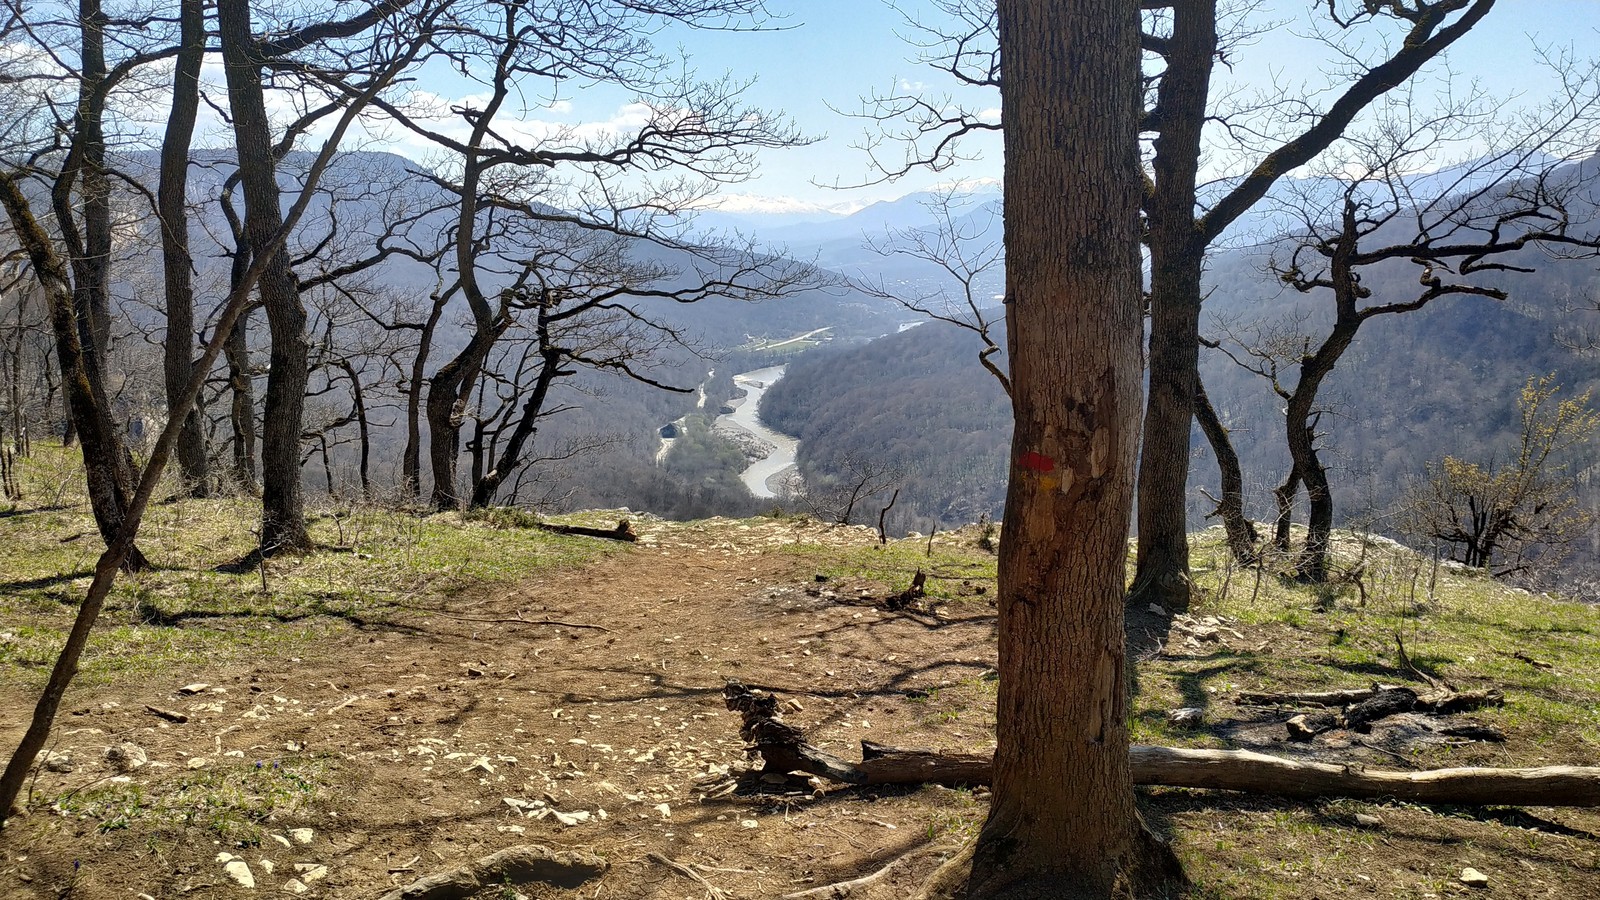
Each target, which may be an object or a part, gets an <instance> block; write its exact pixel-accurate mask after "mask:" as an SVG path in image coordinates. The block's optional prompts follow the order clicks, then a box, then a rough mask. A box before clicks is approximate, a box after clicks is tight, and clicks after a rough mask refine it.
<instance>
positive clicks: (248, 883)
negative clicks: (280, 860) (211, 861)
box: [222, 859, 256, 889]
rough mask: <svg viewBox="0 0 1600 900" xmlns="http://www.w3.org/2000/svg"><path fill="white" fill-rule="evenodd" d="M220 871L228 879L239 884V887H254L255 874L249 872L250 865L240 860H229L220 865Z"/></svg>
mask: <svg viewBox="0 0 1600 900" xmlns="http://www.w3.org/2000/svg"><path fill="white" fill-rule="evenodd" d="M222 871H224V872H226V873H228V877H229V878H232V879H233V880H234V881H237V882H238V883H239V886H240V887H246V888H252V889H253V888H254V887H255V886H256V876H255V873H253V872H251V871H250V864H249V863H247V862H245V861H244V860H242V859H230V860H228V861H227V862H225V863H223V864H222Z"/></svg>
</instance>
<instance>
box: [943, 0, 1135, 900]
mask: <svg viewBox="0 0 1600 900" xmlns="http://www.w3.org/2000/svg"><path fill="white" fill-rule="evenodd" d="M998 8H999V37H1000V48H1001V52H1002V54H1003V55H1004V58H1005V78H1004V81H1003V84H1002V87H1001V100H1002V105H1003V107H1004V118H1005V123H1006V127H1005V138H1004V140H1005V159H1006V170H1005V182H1006V184H1005V187H1006V197H1007V202H1006V205H1005V234H1006V258H1007V266H1006V296H1007V299H1008V301H1009V302H1008V303H1007V306H1006V315H1007V341H1008V343H1009V351H1010V362H1011V366H1010V368H1011V383H1012V390H1013V398H1012V400H1013V405H1014V410H1015V420H1016V424H1015V432H1014V434H1013V437H1012V447H1011V470H1010V487H1009V489H1008V491H1007V496H1006V523H1005V529H1004V530H1003V531H1002V533H1001V541H1000V554H999V563H1000V589H999V598H998V600H999V614H1000V621H999V633H1000V634H999V651H1000V662H999V670H1000V684H999V690H1000V694H999V698H998V701H997V706H996V710H997V712H996V716H997V737H998V741H999V743H998V746H997V749H996V752H995V778H994V799H993V802H992V805H991V808H990V812H989V818H988V821H987V822H986V823H985V824H984V827H983V831H982V832H981V833H980V835H979V836H978V841H977V844H976V849H975V852H974V855H973V862H972V875H971V880H970V882H969V893H968V897H969V898H973V900H988V898H1002V897H1003V898H1036V897H1037V898H1077V897H1086V898H1097V900H1099V898H1109V897H1111V896H1113V892H1114V891H1115V890H1116V889H1117V888H1118V886H1119V885H1126V884H1127V883H1128V882H1129V881H1133V882H1134V883H1137V884H1140V885H1141V886H1143V880H1144V879H1143V876H1144V874H1145V873H1146V872H1147V871H1148V863H1149V861H1150V860H1152V859H1154V858H1155V857H1156V855H1157V854H1156V852H1155V850H1154V848H1153V847H1152V846H1151V845H1149V844H1148V843H1147V841H1146V836H1145V834H1144V832H1143V829H1142V828H1141V825H1140V822H1139V816H1138V812H1137V810H1136V809H1135V807H1134V802H1133V780H1132V772H1131V769H1130V767H1129V763H1128V721H1127V719H1128V715H1127V694H1126V686H1125V684H1126V682H1125V678H1126V676H1125V672H1124V666H1125V659H1124V652H1125V651H1124V648H1125V644H1124V638H1123V621H1122V617H1123V612H1122V610H1123V560H1124V557H1125V553H1126V551H1125V546H1126V541H1127V534H1128V523H1129V517H1130V513H1131V509H1130V507H1131V504H1132V499H1133V462H1134V452H1135V450H1136V445H1137V442H1138V419H1139V411H1140V408H1141V407H1140V392H1141V373H1140V367H1139V339H1140V332H1141V328H1140V324H1141V323H1140V305H1141V291H1140V261H1139V221H1138V206H1139V188H1138V186H1139V184H1140V183H1141V178H1140V175H1139V168H1138V166H1139V160H1138V141H1137V133H1136V129H1137V120H1138V115H1137V113H1138V103H1139V83H1140V80H1139V13H1138V7H1137V5H1135V4H1129V3H1124V2H1120V0H1081V2H1074V3H1063V2H1059V0H1001V2H1000V3H999V7H998Z"/></svg>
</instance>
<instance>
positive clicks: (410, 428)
mask: <svg viewBox="0 0 1600 900" xmlns="http://www.w3.org/2000/svg"><path fill="white" fill-rule="evenodd" d="M448 300H449V296H448V295H447V294H438V295H435V296H434V298H433V309H432V310H430V311H429V312H428V321H427V322H426V323H424V324H423V326H422V334H421V336H420V337H418V338H417V352H416V355H415V356H414V357H412V359H411V381H410V383H409V384H407V385H406V445H405V449H404V450H403V451H402V452H401V454H400V490H401V492H402V494H403V495H404V497H405V498H406V499H407V500H415V499H416V498H417V495H418V494H419V493H420V492H421V490H422V387H423V385H424V384H426V383H427V381H426V379H425V378H424V375H425V373H426V372H427V366H428V355H429V354H430V353H431V352H432V351H433V333H434V331H435V330H436V329H437V328H438V327H439V317H440V316H442V315H443V314H444V308H445V306H446V305H447V302H448Z"/></svg>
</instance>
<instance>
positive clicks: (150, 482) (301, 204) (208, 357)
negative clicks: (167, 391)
mask: <svg viewBox="0 0 1600 900" xmlns="http://www.w3.org/2000/svg"><path fill="white" fill-rule="evenodd" d="M428 33H429V29H428V28H427V27H425V25H424V27H421V28H419V29H418V30H417V31H415V32H413V33H412V35H411V39H410V40H409V41H406V42H404V43H405V47H404V49H403V50H402V51H401V52H399V53H397V54H395V55H394V56H393V57H392V58H391V59H390V60H389V62H388V64H387V65H385V66H383V67H382V68H381V69H379V70H377V71H375V72H374V73H373V74H372V77H371V78H370V79H369V80H368V81H367V82H366V83H365V85H364V87H363V90H362V91H361V92H360V93H358V94H356V95H355V96H352V97H350V98H348V99H347V101H346V102H343V103H341V104H339V106H340V115H339V117H338V120H337V122H336V123H335V124H334V126H333V128H332V130H331V133H330V134H329V136H328V138H327V139H326V140H325V141H324V142H323V145H322V149H321V150H320V151H319V153H318V155H317V159H316V161H315V162H314V163H313V164H312V166H311V168H310V170H309V172H308V174H307V178H306V185H307V190H306V191H303V192H302V194H301V195H300V196H299V197H298V198H296V200H295V203H294V205H292V206H291V207H290V208H289V209H288V210H287V212H285V213H284V214H283V218H282V225H281V226H280V228H279V229H278V230H277V232H276V233H275V234H273V235H271V236H269V239H268V240H267V242H266V243H265V244H263V245H261V246H259V248H258V249H259V252H258V253H257V254H256V255H255V257H254V260H253V262H252V264H251V266H250V267H249V269H248V270H246V272H245V273H244V275H243V277H242V278H241V280H240V281H239V283H238V284H236V285H235V286H234V288H233V290H232V291H231V292H230V293H229V295H228V297H227V299H226V300H225V301H224V303H223V304H222V312H221V313H220V314H219V315H218V317H217V321H216V326H215V331H214V333H213V334H212V337H211V339H210V341H209V342H208V343H207V344H206V347H205V350H204V351H203V352H202V353H201V355H200V358H199V360H198V362H197V363H196V365H195V367H194V369H193V370H192V372H191V375H190V379H189V384H188V386H187V387H186V388H185V390H184V392H183V395H182V396H181V397H179V398H178V404H177V406H176V407H174V408H171V409H169V411H168V420H167V423H166V425H165V426H164V428H163V429H162V431H161V435H160V437H159V438H158V439H157V441H156V443H155V446H154V448H153V449H152V450H151V454H150V459H149V461H148V463H147V464H146V465H145V467H144V469H143V471H142V472H141V474H140V478H139V482H138V485H137V486H136V488H135V489H134V491H133V493H132V496H131V499H130V501H129V503H128V505H127V507H126V515H125V517H124V518H123V519H122V520H121V521H120V522H119V523H118V527H117V531H116V533H115V535H114V536H113V538H112V539H111V540H110V541H109V542H108V545H107V548H106V551H105V552H104V553H103V554H101V556H100V559H99V560H98V561H97V562H96V564H95V570H94V578H93V580H92V581H91V582H90V584H89V588H88V590H87V591H86V593H85V595H84V599H83V602H82V603H81V604H80V605H79V607H78V614H77V616H76V618H75V619H74V620H73V624H72V629H71V631H70V632H69V633H68V635H67V640H66V642H65V644H64V645H63V646H62V649H61V653H60V655H59V656H58V657H57V658H56V662H55V665H54V666H53V667H52V669H51V672H50V677H49V679H48V680H47V681H46V684H45V687H44V690H43V691H42V692H41V694H40V697H39V702H38V703H37V704H36V705H35V707H34V712H33V716H32V718H31V719H30V721H29V723H28V728H27V730H26V731H24V732H23V735H22V738H21V740H20V741H18V745H17V749H16V751H15V752H14V753H12V755H11V758H10V760H9V761H8V762H7V763H6V767H5V771H4V773H3V774H0V826H3V825H4V823H5V820H6V819H8V818H9V817H10V816H11V815H13V814H14V812H15V811H16V803H17V798H18V796H19V795H20V793H21V790H22V787H23V784H24V782H25V780H26V778H27V774H28V772H29V770H30V769H31V768H32V766H33V765H34V763H35V761H36V760H37V758H38V755H39V752H40V751H41V750H42V749H43V748H44V747H45V745H46V743H47V742H48V740H49V737H50V731H51V727H52V725H53V723H54V720H55V715H56V712H57V710H59V709H60V705H61V700H62V698H63V697H64V696H65V694H66V691H67V688H68V687H69V686H70V685H71V683H72V679H73V677H74V676H75V675H76V673H77V670H78V662H79V660H80V659H81V658H82V654H83V650H84V648H85V647H86V646H87V644H88V640H89V635H90V633H91V631H92V630H93V628H94V625H95V622H96V620H97V619H98V618H99V615H100V611H101V609H102V608H103V606H104V604H105V599H106V597H107V596H108V595H109V594H110V592H111V588H112V587H113V585H114V584H115V583H116V578H117V573H118V571H119V570H120V569H121V568H122V567H123V566H124V565H125V564H126V562H127V560H128V558H129V555H130V554H131V553H132V552H133V549H134V546H135V542H136V541H137V539H138V535H139V526H140V522H141V520H142V517H143V515H144V511H145V509H146V508H147V507H148V505H149V502H150V499H151V497H152V496H153V495H154V493H155V490H156V487H157V485H158V484H159V482H160V481H161V477H162V474H163V473H164V471H165V469H166V465H167V462H168V460H169V459H170V458H171V455H172V453H173V450H174V448H175V446H176V444H177V441H178V436H179V434H180V433H181V432H182V429H183V422H184V420H185V419H186V418H187V416H188V413H189V408H190V407H191V406H192V405H193V404H194V403H195V401H196V399H197V398H198V397H199V395H200V392H201V389H202V388H203V386H204V384H205V381H206V373H207V372H208V371H209V370H210V367H211V366H212V365H213V364H214V363H215V362H216V359H217V356H218V355H219V354H220V353H221V351H222V344H223V343H224V341H225V340H226V339H227V336H228V335H229V334H230V333H231V332H232V330H233V327H234V325H235V324H236V323H237V322H238V320H239V317H240V316H241V315H242V314H243V312H244V311H245V309H246V308H247V306H248V305H249V300H248V297H249V294H250V293H251V292H252V291H253V290H254V288H255V284H256V282H257V280H258V279H260V277H261V276H262V274H263V273H264V272H265V271H266V269H267V268H268V267H269V265H270V261H271V260H272V258H273V257H274V256H275V255H276V254H277V253H278V251H279V250H280V249H282V246H283V244H284V242H285V241H286V240H287V238H288V235H289V233H290V231H291V230H292V229H293V227H294V226H295V224H296V223H297V222H298V221H299V219H300V217H301V216H302V215H304V213H305V211H306V208H307V206H308V205H309V204H310V201H311V197H312V193H311V190H310V189H311V188H314V187H315V185H316V182H317V181H318V179H320V177H321V175H322V172H323V171H325V170H326V168H327V166H328V164H329V162H330V161H331V160H332V158H333V156H334V154H335V152H336V150H337V149H338V147H339V145H340V143H341V142H342V141H343V139H344V135H345V133H346V131H347V130H348V129H349V127H350V125H351V123H352V122H353V121H354V120H355V118H356V116H357V114H358V113H360V112H361V111H362V110H363V109H364V108H365V107H366V106H367V104H369V103H370V102H371V101H372V99H373V97H374V96H376V95H377V93H378V92H380V91H382V90H383V89H385V88H386V87H388V86H389V85H390V84H392V83H393V81H394V79H395V78H396V77H398V76H399V75H400V73H401V72H402V71H404V70H405V69H406V68H407V67H408V66H409V65H410V64H411V63H412V62H413V61H414V60H415V59H416V57H417V54H418V53H419V52H420V51H421V49H422V47H423V41H424V40H425V39H426V37H427V35H428ZM7 187H9V188H12V189H13V190H0V200H5V201H6V204H7V212H8V213H10V212H12V208H13V206H14V200H15V192H14V188H15V187H16V181H15V179H14V178H11V177H8V178H3V179H0V188H7ZM24 238H25V240H27V241H30V242H35V243H37V242H38V241H40V240H42V238H38V237H37V236H35V235H25V236H24ZM30 254H31V251H30ZM31 255H32V254H31ZM36 259H42V260H44V261H46V262H49V263H50V265H49V266H48V267H47V268H45V269H44V270H42V271H40V272H36V274H37V275H38V276H39V277H40V280H41V282H42V285H43V287H44V289H45V291H46V293H47V296H48V295H50V294H51V293H52V292H53V293H54V294H55V295H57V296H62V295H64V294H65V289H64V284H63V280H64V278H65V275H64V270H63V268H62V267H61V266H60V265H59V263H58V262H56V261H54V260H52V259H50V257H49V256H48V254H38V255H36ZM51 304H52V313H53V314H54V313H56V312H57V311H58V309H59V307H60V304H59V303H58V302H57V301H56V300H55V299H53V298H52V300H51ZM59 345H60V341H58V347H59ZM74 353H81V350H78V349H76V348H74Z"/></svg>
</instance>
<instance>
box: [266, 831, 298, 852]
mask: <svg viewBox="0 0 1600 900" xmlns="http://www.w3.org/2000/svg"><path fill="white" fill-rule="evenodd" d="M267 837H270V838H272V839H273V840H275V841H277V842H278V843H280V844H282V845H283V848H284V849H285V850H287V849H289V848H290V847H292V846H294V845H293V844H291V843H289V839H288V838H286V837H284V836H283V835H281V834H269V835H267Z"/></svg>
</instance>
